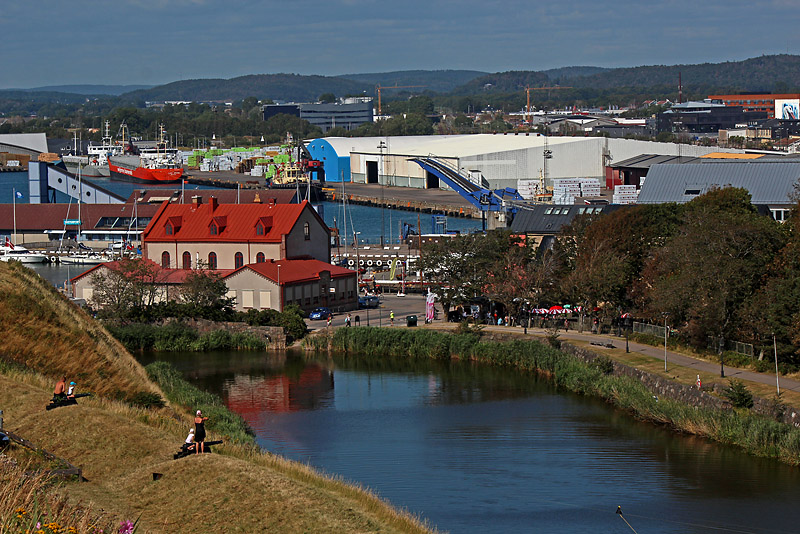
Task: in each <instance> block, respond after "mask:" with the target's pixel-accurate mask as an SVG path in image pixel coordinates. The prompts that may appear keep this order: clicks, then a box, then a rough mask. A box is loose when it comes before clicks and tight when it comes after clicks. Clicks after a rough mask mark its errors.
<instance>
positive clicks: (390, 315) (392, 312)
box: [389, 310, 394, 326]
mask: <svg viewBox="0 0 800 534" xmlns="http://www.w3.org/2000/svg"><path fill="white" fill-rule="evenodd" d="M389 323H390V324H391V325H392V326H394V310H392V311H390V312H389Z"/></svg>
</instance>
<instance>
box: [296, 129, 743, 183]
mask: <svg viewBox="0 0 800 534" xmlns="http://www.w3.org/2000/svg"><path fill="white" fill-rule="evenodd" d="M545 143H546V144H547V149H548V150H549V151H550V153H551V156H552V157H550V158H548V159H547V160H546V161H547V170H546V176H547V184H546V185H547V186H551V185H552V180H553V179H555V178H579V177H580V178H598V179H600V180H601V183H602V182H604V181H605V175H606V166H607V165H609V164H611V163H612V162H614V161H622V160H625V159H628V158H632V157H634V156H639V155H642V154H658V155H674V156H679V155H680V156H702V155H705V154H710V153H712V152H721V151H724V152H742V151H741V150H722V149H719V148H716V147H701V146H693V145H678V144H673V143H655V142H650V141H636V140H631V139H610V138H605V137H547V138H545V137H543V136H541V135H538V134H525V133H520V134H513V133H511V134H475V135H447V136H445V135H441V136H439V135H432V136H409V137H327V138H320V139H315V140H313V141H311V142H310V143H309V150H310V151H311V154H312V156H314V157H315V158H317V159H320V160H323V161H324V165H325V173H326V178H327V179H328V180H330V181H335V182H338V181H342V180H344V181H348V178H349V181H352V182H355V183H380V184H384V185H396V186H400V187H415V188H438V187H442V188H444V187H445V186H444V184H439V180H438V179H437V178H436V177H435V176H433V175H431V174H430V173H428V172H426V171H425V170H423V169H422V167H420V166H419V165H418V164H417V163H414V162H413V161H410V160H411V159H412V158H415V157H429V156H434V157H437V158H439V159H442V160H445V161H446V162H447V163H449V164H450V165H451V166H453V167H457V168H458V169H460V171H461V173H462V174H464V175H470V174H471V175H473V176H476V175H477V174H481V175H483V177H484V178H486V179H487V180H488V182H489V185H490V187H491V188H493V189H498V188H504V187H510V188H513V189H516V188H517V184H518V180H536V179H539V178H540V176H542V175H543V174H545V158H544V151H545Z"/></svg>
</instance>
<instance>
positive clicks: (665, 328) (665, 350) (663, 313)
mask: <svg viewBox="0 0 800 534" xmlns="http://www.w3.org/2000/svg"><path fill="white" fill-rule="evenodd" d="M661 315H663V316H664V372H665V373H666V372H667V316H668V315H669V312H662V313H661Z"/></svg>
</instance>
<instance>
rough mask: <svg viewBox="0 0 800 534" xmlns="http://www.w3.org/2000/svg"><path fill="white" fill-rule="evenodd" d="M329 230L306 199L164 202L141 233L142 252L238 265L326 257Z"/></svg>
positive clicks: (166, 260)
mask: <svg viewBox="0 0 800 534" xmlns="http://www.w3.org/2000/svg"><path fill="white" fill-rule="evenodd" d="M330 235H331V232H330V229H329V228H328V227H327V225H326V224H325V222H324V221H323V220H322V218H321V217H320V216H319V215H318V214H317V212H316V211H315V210H314V209H313V208H312V207H311V205H310V204H309V203H308V202H302V203H300V204H277V203H275V202H272V201H270V202H267V203H251V204H220V203H219V202H218V201H217V199H216V198H215V197H211V198H210V199H209V201H208V202H207V203H205V204H204V203H203V202H202V199H200V198H199V197H194V198H193V199H192V203H191V204H173V203H169V202H164V203H163V204H162V205H161V207H160V208H159V210H158V212H157V213H156V214H155V215H154V216H153V219H152V220H151V221H150V224H149V225H148V226H147V229H146V230H145V231H144V233H143V234H142V242H143V255H144V257H146V258H148V259H150V260H152V261H154V262H156V263H158V264H159V265H161V266H162V267H165V268H172V269H193V268H196V267H197V266H198V265H201V266H203V267H209V268H212V269H238V268H240V267H243V266H244V265H248V264H251V263H263V262H266V261H268V260H271V259H272V260H284V259H299V258H313V259H316V260H319V261H321V262H326V263H327V262H329V261H330V256H331V254H330V241H331V240H330Z"/></svg>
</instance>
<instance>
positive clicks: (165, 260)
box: [161, 250, 169, 269]
mask: <svg viewBox="0 0 800 534" xmlns="http://www.w3.org/2000/svg"><path fill="white" fill-rule="evenodd" d="M161 266H162V267H163V268H165V269H169V252H167V251H166V250H165V251H164V252H162V253H161Z"/></svg>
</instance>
